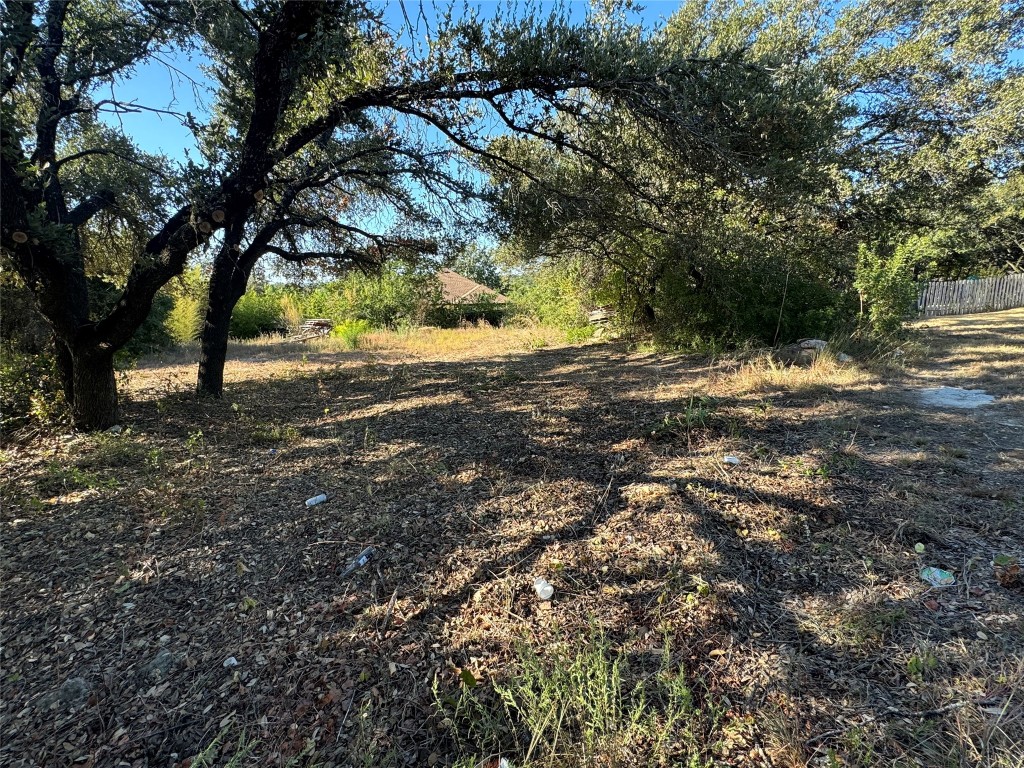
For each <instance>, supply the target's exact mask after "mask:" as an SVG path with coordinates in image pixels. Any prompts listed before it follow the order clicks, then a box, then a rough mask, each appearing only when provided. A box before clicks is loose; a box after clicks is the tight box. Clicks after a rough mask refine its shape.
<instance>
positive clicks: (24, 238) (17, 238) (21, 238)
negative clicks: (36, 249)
mask: <svg viewBox="0 0 1024 768" xmlns="http://www.w3.org/2000/svg"><path fill="white" fill-rule="evenodd" d="M11 240H13V241H14V242H16V243H18V244H19V245H21V244H22V243H27V242H28V235H27V234H25V233H24V232H22V231H21V230H20V229H19V230H18V231H16V232H14V233H13V234H11Z"/></svg>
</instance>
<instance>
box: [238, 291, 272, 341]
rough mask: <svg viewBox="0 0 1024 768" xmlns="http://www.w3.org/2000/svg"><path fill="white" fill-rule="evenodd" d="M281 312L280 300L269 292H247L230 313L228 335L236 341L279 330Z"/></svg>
mask: <svg viewBox="0 0 1024 768" xmlns="http://www.w3.org/2000/svg"><path fill="white" fill-rule="evenodd" d="M282 322H283V311H282V309H281V300H280V298H279V297H278V296H277V295H276V294H274V293H273V292H270V291H247V292H246V293H245V294H244V295H243V296H242V298H240V299H239V300H238V303H237V304H236V305H235V309H234V311H233V312H232V313H231V329H230V334H231V336H232V337H233V338H236V339H254V338H256V337H257V336H262V335H264V334H268V333H274V332H277V331H280V330H281V325H282Z"/></svg>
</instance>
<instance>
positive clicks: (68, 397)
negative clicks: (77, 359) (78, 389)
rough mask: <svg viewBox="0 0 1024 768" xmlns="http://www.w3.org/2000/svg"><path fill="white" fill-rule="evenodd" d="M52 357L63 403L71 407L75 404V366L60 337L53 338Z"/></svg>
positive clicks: (68, 350)
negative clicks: (54, 358) (54, 360)
mask: <svg viewBox="0 0 1024 768" xmlns="http://www.w3.org/2000/svg"><path fill="white" fill-rule="evenodd" d="M53 349H54V357H56V360H57V375H58V376H60V388H61V389H62V390H63V392H64V402H66V403H67V404H68V405H71V404H72V403H74V402H75V364H74V360H73V359H72V357H71V350H70V349H68V346H67V344H65V343H64V342H63V341H61V339H60V337H58V336H56V335H54V337H53Z"/></svg>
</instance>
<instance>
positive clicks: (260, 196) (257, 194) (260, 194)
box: [252, 189, 264, 203]
mask: <svg viewBox="0 0 1024 768" xmlns="http://www.w3.org/2000/svg"><path fill="white" fill-rule="evenodd" d="M252 196H253V197H254V198H255V199H256V202H257V203H258V202H259V201H260V200H262V199H263V197H264V195H263V190H262V189H257V190H256V191H255V192H253V193H252Z"/></svg>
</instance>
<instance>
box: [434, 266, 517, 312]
mask: <svg viewBox="0 0 1024 768" xmlns="http://www.w3.org/2000/svg"><path fill="white" fill-rule="evenodd" d="M437 279H438V280H439V281H440V283H441V301H442V302H443V303H444V304H445V306H446V307H447V308H448V310H449V313H450V314H451V315H452V316H453V318H457V319H459V320H466V321H469V322H475V321H477V320H486V321H487V322H489V323H491V324H492V325H498V324H499V323H500V322H501V320H502V317H503V316H504V314H505V309H506V307H504V306H502V305H505V304H508V297H506V296H503V295H502V294H500V293H498V292H497V291H495V290H494V289H492V288H488V287H487V286H486V285H481V284H480V283H478V282H476V281H475V280H470V279H469V278H468V277H464V276H463V275H460V274H459V273H458V272H453V271H452V270H450V269H442V270H441V271H440V272H438V274H437Z"/></svg>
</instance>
